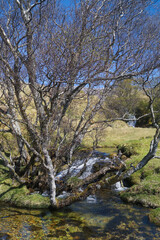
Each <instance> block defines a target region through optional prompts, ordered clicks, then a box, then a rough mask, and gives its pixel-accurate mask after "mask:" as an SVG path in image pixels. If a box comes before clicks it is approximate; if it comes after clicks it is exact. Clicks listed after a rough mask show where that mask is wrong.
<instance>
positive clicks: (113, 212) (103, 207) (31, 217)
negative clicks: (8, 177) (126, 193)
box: [0, 152, 160, 240]
mask: <svg viewBox="0 0 160 240" xmlns="http://www.w3.org/2000/svg"><path fill="white" fill-rule="evenodd" d="M97 154H98V156H97ZM99 155H100V156H99ZM97 161H100V163H101V164H103V162H105V163H106V162H109V161H110V159H109V158H108V155H107V154H106V153H101V154H99V153H97V152H96V155H95V153H94V155H93V156H92V158H90V159H88V161H87V163H86V170H85V173H83V175H84V176H83V175H82V176H81V177H82V178H84V177H86V176H88V175H90V174H91V172H92V166H93V164H94V163H96V162H97ZM83 166H84V163H83V161H82V160H76V161H75V162H74V164H73V165H72V166H71V169H70V173H71V174H72V176H74V174H77V171H78V172H79V171H80V170H81V169H82V168H83ZM65 174H66V172H65V171H62V172H60V173H59V175H58V177H60V178H61V177H64V176H65ZM119 190H123V187H122V186H121V184H120V183H117V184H116V185H115V186H114V187H113V190H112V191H111V190H107V189H105V190H99V192H97V194H96V196H89V197H88V198H87V199H86V200H85V201H82V202H77V203H75V204H72V205H71V206H70V207H66V208H65V209H63V210H59V211H54V212H51V211H49V210H43V211H42V210H27V209H25V210H24V209H18V208H11V207H7V206H2V205H1V206H0V239H3V240H8V239H14V240H16V239H22V240H25V239H28V240H30V239H31V240H32V239H38V240H45V239H61V240H63V239H64V240H69V239H73V240H76V239H79V240H85V239H88V240H91V239H104V240H105V239H112V240H116V239H117V240H120V239H122V240H128V239H133V240H135V239H139V240H142V239H143V240H144V239H147V240H152V239H157V240H158V239H160V227H156V226H155V225H154V224H151V223H150V222H149V220H148V216H147V215H148V213H149V209H146V208H143V207H140V206H136V205H129V204H125V203H123V202H122V201H121V200H120V198H119V196H118V191H119ZM66 194H68V193H65V194H64V196H61V197H65V196H66ZM44 195H47V194H44ZM59 197H60V196H59Z"/></svg>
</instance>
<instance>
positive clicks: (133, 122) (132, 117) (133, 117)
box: [127, 114, 136, 127]
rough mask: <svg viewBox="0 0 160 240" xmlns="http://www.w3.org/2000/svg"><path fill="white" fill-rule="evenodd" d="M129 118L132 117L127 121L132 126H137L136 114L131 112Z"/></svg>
mask: <svg viewBox="0 0 160 240" xmlns="http://www.w3.org/2000/svg"><path fill="white" fill-rule="evenodd" d="M128 118H129V119H130V120H129V121H128V122H127V123H128V125H129V126H130V127H135V126H136V117H135V116H134V115H131V114H129V116H128Z"/></svg>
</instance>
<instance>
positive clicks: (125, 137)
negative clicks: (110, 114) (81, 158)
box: [86, 121, 160, 226]
mask: <svg viewBox="0 0 160 240" xmlns="http://www.w3.org/2000/svg"><path fill="white" fill-rule="evenodd" d="M154 132H155V130H154V129H153V128H133V127H128V125H127V124H125V123H124V122H120V121H117V122H115V123H113V125H112V127H108V128H107V129H106V130H105V131H103V136H102V137H101V139H100V141H99V146H100V147H102V148H103V151H105V149H104V148H105V147H106V151H107V150H108V147H110V149H111V150H112V151H113V152H114V151H116V150H117V146H118V145H121V146H123V147H125V148H127V149H129V150H131V151H132V155H131V156H130V157H127V158H126V159H125V163H126V166H127V168H130V165H131V164H132V166H136V165H137V163H138V162H139V161H140V160H141V159H142V158H143V157H144V156H145V155H146V154H147V152H148V151H149V147H150V142H151V140H152V137H153V135H154ZM86 142H87V144H88V145H89V144H90V143H91V140H90V139H89V137H88V139H87V141H86ZM99 150H100V149H99ZM100 151H101V150H100ZM157 155H160V148H159V149H158V152H157ZM127 182H128V185H129V186H130V188H129V189H128V190H127V191H124V192H121V193H120V196H121V198H122V199H123V201H125V202H128V203H135V204H140V205H142V206H144V207H149V208H153V210H152V211H151V212H150V214H149V219H150V221H151V222H153V223H155V224H157V225H159V226H160V161H159V159H158V158H157V159H156V158H155V159H153V160H151V161H150V162H149V163H148V164H147V165H146V166H145V167H144V168H142V169H141V170H139V171H138V172H136V173H134V174H133V175H132V176H130V178H129V179H127ZM154 208H156V209H154Z"/></svg>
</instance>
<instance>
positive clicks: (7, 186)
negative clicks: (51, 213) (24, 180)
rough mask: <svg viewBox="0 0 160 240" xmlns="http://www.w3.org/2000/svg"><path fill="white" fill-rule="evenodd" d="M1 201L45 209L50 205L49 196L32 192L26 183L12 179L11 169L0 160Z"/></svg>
mask: <svg viewBox="0 0 160 240" xmlns="http://www.w3.org/2000/svg"><path fill="white" fill-rule="evenodd" d="M0 202H5V203H7V204H9V205H11V206H16V207H20V208H29V209H43V208H48V207H49V206H50V200H49V198H48V197H43V196H41V195H40V194H36V193H34V194H30V191H29V190H28V189H27V187H26V186H25V185H23V184H19V183H18V182H17V181H16V180H15V179H12V178H11V175H10V172H9V170H8V169H7V168H6V167H5V166H4V165H3V162H2V161H0Z"/></svg>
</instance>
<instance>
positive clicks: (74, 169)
mask: <svg viewBox="0 0 160 240" xmlns="http://www.w3.org/2000/svg"><path fill="white" fill-rule="evenodd" d="M99 161H101V162H104V163H105V162H110V161H111V160H110V159H109V158H108V157H105V158H101V157H95V156H93V157H90V158H89V159H88V160H87V162H86V169H85V171H84V172H83V173H82V175H81V176H80V177H79V178H80V179H84V178H86V177H88V176H89V175H90V174H91V173H92V168H93V165H94V164H95V163H96V162H99ZM84 162H85V159H82V160H79V159H78V160H75V161H74V162H73V164H72V166H71V167H70V170H69V174H70V175H71V176H72V177H74V176H76V175H77V174H78V173H79V172H80V171H81V170H82V169H83V167H84ZM67 172H68V170H63V171H61V172H59V173H58V174H57V176H56V178H57V179H58V178H59V179H61V178H63V177H65V176H66V174H67Z"/></svg>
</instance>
